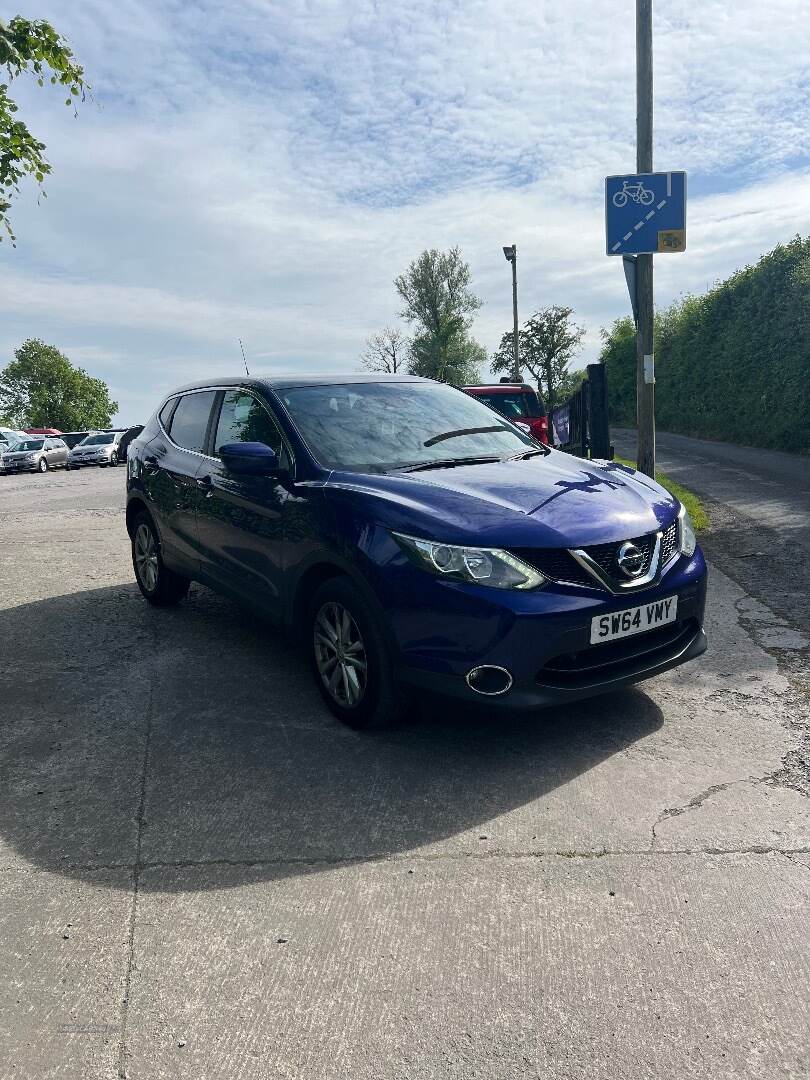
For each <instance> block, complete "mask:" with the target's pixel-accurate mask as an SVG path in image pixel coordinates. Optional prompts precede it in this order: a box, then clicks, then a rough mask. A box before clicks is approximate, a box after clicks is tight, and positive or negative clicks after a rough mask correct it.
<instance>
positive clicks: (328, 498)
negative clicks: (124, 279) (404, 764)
mask: <svg viewBox="0 0 810 1080" xmlns="http://www.w3.org/2000/svg"><path fill="white" fill-rule="evenodd" d="M127 490H128V497H127V510H126V514H127V528H128V531H129V535H130V537H131V538H132V558H133V564H134V568H135V576H136V578H137V582H138V585H139V587H140V590H141V592H142V593H143V595H144V596H145V597H146V599H147V600H148V601H149V602H150V603H152V604H156V605H166V604H174V603H177V602H178V601H179V600H181V599H182V598H183V597H184V596H185V595H186V592H187V591H188V587H189V582H190V581H192V580H195V581H200V582H203V583H204V584H205V585H209V586H211V588H213V589H217V590H219V591H221V592H223V593H227V594H228V595H229V596H232V597H234V598H237V599H238V600H241V601H244V602H245V603H247V604H249V605H251V606H252V607H253V608H255V609H257V610H258V611H259V612H260V613H261V614H262V615H264V616H266V617H269V618H270V619H271V620H273V621H274V622H276V623H278V624H280V625H281V626H282V627H284V628H286V629H287V630H290V631H292V630H294V631H296V632H297V633H298V634H299V635H300V637H301V639H302V640H303V643H304V646H305V648H306V649H307V651H308V654H309V658H310V661H311V664H312V670H313V673H314V676H315V680H316V682H317V685H318V687H319V689H320V691H321V693H322V694H323V696H324V699H325V700H326V703H327V704H328V706H329V708H330V709H331V710H332V712H333V713H335V715H336V716H338V717H339V718H340V719H341V720H343V721H345V722H346V723H347V724H350V725H352V726H354V727H372V726H380V725H383V724H385V723H387V722H388V721H390V720H391V719H392V718H393V717H394V716H396V714H397V713H398V712H399V711H400V709H401V707H402V703H403V702H404V701H405V700H407V697H408V695H407V693H406V692H405V691H406V689H407V688H417V689H418V688H422V689H427V690H430V691H437V692H439V693H442V694H447V695H450V696H452V697H454V698H458V699H460V700H462V701H468V702H474V701H478V702H481V701H489V702H490V703H492V704H494V703H497V704H498V705H499V706H502V707H508V708H510V709H526V708H535V707H538V706H544V705H552V704H556V705H559V704H560V703H565V702H568V701H573V700H574V699H576V698H582V697H586V696H589V695H592V694H599V693H602V692H604V691H607V690H612V689H614V688H616V687H618V686H622V685H625V684H628V683H633V682H636V681H638V680H639V679H643V678H646V677H648V676H650V675H655V674H657V673H659V672H661V671H666V670H667V669H668V668H672V667H675V666H676V665H678V664H682V663H684V662H685V661H686V660H691V659H693V658H694V657H696V656H698V655H700V653H702V652H703V651H704V650H705V648H706V638H705V635H704V633H703V609H704V604H705V597H706V564H705V562H704V560H703V555H702V554H701V551H700V548H698V547H697V544H696V542H695V535H694V532H693V530H692V525H691V522H690V520H689V516H688V514H687V513H686V510H685V509H684V508H683V507H682V506H681V505H680V503H679V502H678V501H677V500H676V499H674V498H673V497H672V496H671V495H670V494H668V493H667V492H666V491H665V490H664V489H663V488H661V487H660V486H659V485H658V484H656V483H655V482H654V481H652V480H649V479H648V478H647V477H646V476H643V475H641V474H640V473H637V472H633V470H632V469H628V468H625V467H624V466H622V465H617V464H613V463H612V462H604V461H602V462H599V461H585V460H582V459H580V458H575V457H570V456H568V455H566V454H562V453H559V452H557V451H555V450H550V449H549V448H548V447H546V446H543V445H541V444H539V443H535V442H534V441H533V440H532V439H531V437H530V436H528V435H527V434H525V433H524V432H522V431H521V430H520V429H519V428H517V427H515V426H514V425H512V424H511V423H510V422H509V421H508V420H506V419H505V418H503V417H502V416H500V415H499V414H498V413H496V412H494V411H493V410H491V409H489V408H488V407H487V406H486V405H484V404H482V403H481V402H480V401H477V400H476V399H475V398H473V397H470V396H468V395H467V394H464V393H463V392H462V391H460V390H456V389H454V388H452V387H450V386H445V385H443V384H439V383H435V382H431V381H429V380H426V379H418V378H413V377H409V376H369V375H349V376H320V377H302V376H292V377H290V378H230V379H217V380H212V381H208V382H205V383H197V384H194V385H191V386H186V387H183V388H182V389H180V390H177V391H176V392H175V393H173V394H170V395H169V396H168V397H167V398H166V400H165V401H163V402H162V404H161V405H160V408H159V409H158V411H157V412H156V413H155V415H154V416H153V417H152V418H151V419H150V421H149V423H148V424H147V425H146V427H145V428H144V430H143V431H142V432H141V434H140V435H139V436H138V438H137V439H136V440H135V441H134V442H133V443H132V445H131V447H130V451H129V456H128V461H127Z"/></svg>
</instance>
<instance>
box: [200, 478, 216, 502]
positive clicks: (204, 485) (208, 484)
mask: <svg viewBox="0 0 810 1080" xmlns="http://www.w3.org/2000/svg"><path fill="white" fill-rule="evenodd" d="M197 487H198V488H201V489H202V490H203V491H204V492H205V497H206V498H207V499H208V498H210V497H211V496H212V495H213V494H214V490H213V480H212V479H211V477H210V475H209V474H208V473H206V474H205V476H198V477H197Z"/></svg>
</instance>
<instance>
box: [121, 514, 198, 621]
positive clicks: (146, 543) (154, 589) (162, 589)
mask: <svg viewBox="0 0 810 1080" xmlns="http://www.w3.org/2000/svg"><path fill="white" fill-rule="evenodd" d="M132 566H133V568H134V570H135V580H136V581H137V582H138V588H139V589H140V590H141V593H142V595H143V596H144V597H145V599H146V600H148V601H149V603H150V604H154V605H155V607H169V606H171V605H172V604H179V603H180V601H181V600H182V599H183V597H184V596H185V595H186V594H187V593H188V588H189V585H190V584H191V582H190V581H189V579H188V578H186V577H183V576H182V575H181V574H176V573H175V572H174V571H173V570H169V568H168V567H167V566H166V565H165V563H164V562H163V555H162V554H161V551H160V540H159V538H158V535H157V532H156V531H155V526H154V524H153V522H152V519H151V518H150V517H149V516H148V514H141V515H140V516H139V517H138V518H137V519H136V521H135V527H134V529H133V532H132Z"/></svg>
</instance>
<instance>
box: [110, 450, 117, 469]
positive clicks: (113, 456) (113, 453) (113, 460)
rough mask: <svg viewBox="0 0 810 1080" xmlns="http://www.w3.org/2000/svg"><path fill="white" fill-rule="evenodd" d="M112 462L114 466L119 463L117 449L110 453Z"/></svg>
mask: <svg viewBox="0 0 810 1080" xmlns="http://www.w3.org/2000/svg"><path fill="white" fill-rule="evenodd" d="M110 464H111V465H113V466H115V465H117V464H118V454H116V452H115V450H113V452H112V453H111V454H110Z"/></svg>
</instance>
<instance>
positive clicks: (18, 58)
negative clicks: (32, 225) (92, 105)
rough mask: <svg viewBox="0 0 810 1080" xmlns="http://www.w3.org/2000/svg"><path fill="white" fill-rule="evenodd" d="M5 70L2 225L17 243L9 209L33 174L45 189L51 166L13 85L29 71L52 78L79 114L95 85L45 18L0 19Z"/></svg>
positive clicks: (0, 125) (1, 92)
mask: <svg viewBox="0 0 810 1080" xmlns="http://www.w3.org/2000/svg"><path fill="white" fill-rule="evenodd" d="M0 67H5V69H6V73H7V75H8V81H7V82H3V83H0V227H2V229H4V230H5V231H6V233H7V234H8V236H9V238H10V239H11V242H12V244H13V243H14V242H15V239H16V238H15V236H14V232H13V231H12V228H11V223H10V222H9V219H8V216H7V211H8V210H9V208H10V206H11V200H12V199H13V198H14V196H15V195H17V194H18V193H19V190H20V181H21V180H23V179H24V178H25V177H27V176H30V177H33V179H34V180H36V182H37V183H38V184H40V185H41V184H42V182H43V181H44V179H45V177H46V176H47V175H48V174H49V173H50V172H51V166H50V163H49V162H48V160H47V158H46V157H45V144H44V143H42V142H40V141H39V140H38V139H37V138H35V137H34V135H33V134H32V133H31V131H30V130H29V128H28V125H27V124H26V123H25V122H24V121H23V120H20V119H18V118H17V112H18V106H17V104H16V102H15V101H14V100H13V99H12V98H11V97H10V96H9V92H8V91H9V86H10V85H11V83H12V82H13V81H14V79H16V78H19V76H20V75H22V74H24V73H28V74H32V75H33V76H34V77H35V78H36V80H37V83H38V84H39V86H44V85H45V79H46V78H47V79H48V80H49V82H50V83H51V85H52V86H60V87H63V88H64V89H66V90H67V91H68V96H67V97H66V98H65V104H66V105H72V106H73V112H74V115H77V112H76V107H75V106H76V102H77V101H78V100H79V99H81V100H82V101H84V99H85V95H86V93H87V91H88V90H89V87H88V85H87V83H86V82H85V78H84V69H83V68H82V66H81V65H80V64H78V63H77V62H76V60H75V58H74V56H73V53H72V51H71V49H70V47H69V46H68V44H67V42H66V41H65V39H64V38H63V37H62V36H61V35H60V34H58V33H57V31H56V30H54V28H53V27H52V26H51V24H50V23H48V22H45V21H44V20H37V21H33V22H32V21H31V20H29V19H24V18H22V16H20V15H17V16H15V17H14V18H13V19H11V21H10V22H7V23H6V22H3V21H2V20H0ZM48 72H50V75H48ZM42 194H43V195H44V194H45V192H42ZM0 240H2V235H0Z"/></svg>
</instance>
